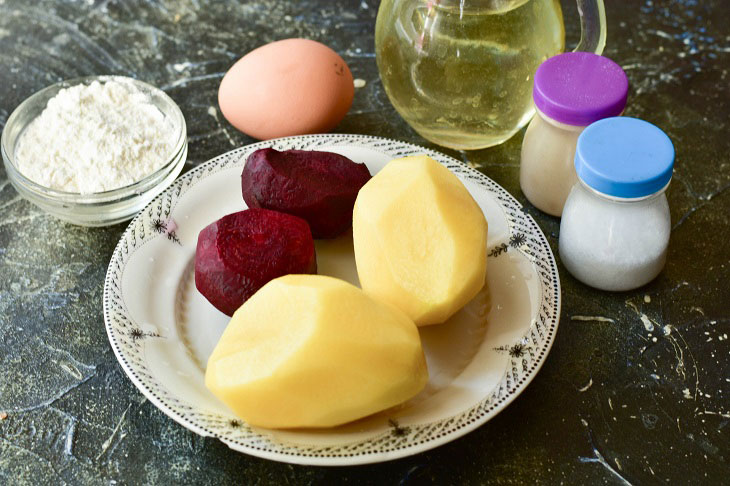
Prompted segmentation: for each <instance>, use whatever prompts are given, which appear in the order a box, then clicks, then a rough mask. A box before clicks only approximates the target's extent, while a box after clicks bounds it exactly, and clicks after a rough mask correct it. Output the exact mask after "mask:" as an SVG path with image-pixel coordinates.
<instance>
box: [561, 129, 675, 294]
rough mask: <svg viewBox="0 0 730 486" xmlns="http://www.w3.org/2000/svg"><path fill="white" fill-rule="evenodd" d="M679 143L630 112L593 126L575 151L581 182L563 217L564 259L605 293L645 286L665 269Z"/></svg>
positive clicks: (575, 272) (581, 277)
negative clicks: (669, 190) (671, 186)
mask: <svg viewBox="0 0 730 486" xmlns="http://www.w3.org/2000/svg"><path fill="white" fill-rule="evenodd" d="M673 166H674V146H673V145H672V142H671V140H669V137H668V136H667V135H666V134H665V133H664V132H663V131H662V130H660V129H659V128H657V127H656V126H654V125H652V124H651V123H649V122H646V121H643V120H639V119H636V118H629V117H615V118H607V119H604V120H600V121H598V122H596V123H593V124H592V125H590V126H589V127H588V128H586V129H585V130H584V131H583V133H581V135H580V137H578V144H577V149H576V154H575V170H576V173H577V176H578V182H577V183H576V184H575V185H574V186H573V188H572V190H571V191H570V195H569V196H568V200H567V201H566V203H565V208H564V210H563V218H562V220H561V222H560V241H559V248H560V258H561V260H562V261H563V264H564V265H565V267H566V268H567V269H568V271H569V272H570V273H571V274H572V275H573V276H574V277H575V278H577V279H578V280H580V281H582V282H583V283H585V284H588V285H590V286H591V287H595V288H598V289H602V290H612V291H622V290H631V289H634V288H637V287H640V286H642V285H644V284H646V283H648V282H650V281H651V280H653V279H654V277H656V276H657V275H658V274H659V272H661V270H662V268H663V267H664V262H665V259H666V255H667V246H668V244H669V232H670V229H671V226H670V219H669V205H668V204H667V198H666V196H665V194H664V191H665V190H666V188H667V186H668V185H669V181H670V179H671V178H672V168H673Z"/></svg>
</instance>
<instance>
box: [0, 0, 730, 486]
mask: <svg viewBox="0 0 730 486" xmlns="http://www.w3.org/2000/svg"><path fill="white" fill-rule="evenodd" d="M608 3H609V5H608V6H607V11H608V12H607V13H608V21H609V39H608V46H607V49H606V54H607V55H608V56H610V57H612V58H613V59H615V60H616V61H617V62H619V64H621V65H622V66H623V67H624V69H625V70H626V71H627V73H628V75H629V79H630V82H631V93H630V97H629V106H628V108H627V111H626V114H628V115H632V116H638V117H642V118H645V119H647V120H649V121H651V122H653V123H656V124H657V125H659V126H660V127H662V128H663V129H664V130H665V131H666V132H667V133H668V134H669V135H670V137H672V139H673V140H674V142H675V144H676V148H677V154H678V158H677V164H676V172H675V176H674V179H673V182H672V185H671V187H670V189H669V192H668V196H669V201H670V206H671V211H672V219H673V223H674V228H673V233H672V240H671V246H670V256H669V262H668V264H667V267H666V269H665V271H664V272H663V273H662V274H661V275H660V277H659V278H658V279H656V280H655V281H654V282H653V283H651V284H649V285H648V286H646V287H645V288H643V289H640V290H639V291H636V292H629V293H618V294H608V293H603V292H598V291H595V290H591V289H589V288H587V287H585V286H583V285H581V284H580V283H578V282H576V281H575V280H574V279H573V278H572V277H571V276H570V275H568V274H567V273H566V272H565V270H564V268H563V267H562V266H561V267H560V271H561V280H562V284H563V311H562V317H561V324H560V330H559V332H558V335H557V338H556V342H555V345H554V347H553V350H552V351H551V353H550V356H549V357H548V359H547V362H546V363H545V366H544V367H543V369H542V371H541V372H540V373H539V375H538V376H537V378H536V379H535V381H534V382H533V383H532V384H531V385H530V386H529V388H528V389H527V390H526V391H525V392H524V393H523V394H522V395H521V396H520V397H519V398H518V399H517V400H516V401H515V402H514V403H513V404H512V405H511V406H510V407H509V408H508V409H506V410H505V411H504V412H502V413H501V414H500V415H499V416H498V417H497V418H495V419H494V420H492V421H490V422H489V423H488V424H486V425H484V426H482V427H481V428H479V429H478V430H476V431H475V432H472V433H471V434H469V435H467V436H466V437H464V438H462V439H459V440H456V441H454V442H452V443H450V444H448V445H445V446H442V447H440V448H438V449H435V450H432V451H430V452H427V453H424V454H420V455H417V456H414V457H411V458H406V459H401V460H397V461H394V462H390V463H385V464H379V465H373V466H360V467H354V468H315V467H299V466H291V465H286V464H279V463H274V462H269V461H265V460H261V459H257V458H253V457H249V456H246V455H243V454H239V453H236V452H232V451H230V450H229V449H228V448H227V447H226V446H224V445H223V444H222V443H220V442H218V441H217V440H215V439H204V438H201V437H199V436H197V435H195V434H193V433H192V432H188V431H187V430H186V429H184V428H183V427H181V426H179V425H177V424H176V423H174V422H173V421H172V420H170V419H168V418H167V417H166V416H164V415H163V414H162V412H160V411H158V410H157V409H156V408H155V407H154V406H153V405H152V404H150V403H149V402H148V401H147V400H146V399H145V398H144V397H143V396H142V395H141V394H140V393H139V392H138V391H137V390H136V389H135V387H134V386H133V385H132V383H131V382H130V381H129V380H128V379H127V378H126V377H125V376H124V374H123V372H122V370H121V368H120V367H119V365H118V364H117V362H116V359H115V358H114V355H113V353H112V351H111V348H110V347H109V344H108V342H107V339H106V334H105V331H104V323H103V318H102V291H103V279H104V275H105V271H106V265H107V263H108V261H109V258H110V257H111V254H112V251H113V248H114V246H115V244H116V242H117V240H118V238H119V236H120V235H121V233H122V231H123V230H124V227H125V226H124V225H118V226H114V227H110V228H103V229H86V228H80V227H75V226H71V225H67V224H64V223H61V222H59V221H56V220H54V219H52V218H50V217H49V216H46V215H45V214H44V213H42V212H40V211H39V210H38V209H36V208H35V207H33V206H31V205H30V204H29V203H27V202H25V201H24V200H21V199H20V198H19V196H18V195H17V193H16V192H15V191H14V189H13V188H12V187H11V186H10V185H9V184H8V182H7V178H6V176H5V172H4V170H2V169H0V211H1V212H0V275H1V277H0V411H1V412H3V413H2V414H0V417H4V418H3V419H2V420H0V483H3V484H74V485H75V484H228V483H231V484H259V483H261V484H289V483H296V484H298V483H304V484H307V483H323V484H329V483H345V484H359V483H398V484H420V483H436V484H461V483H489V484H522V483H533V482H542V483H558V482H565V483H572V484H576V483H585V484H625V482H630V483H636V484H660V483H671V484H689V483H693V484H697V483H704V484H719V483H721V482H723V481H724V482H727V481H728V477H730V466H728V459H729V457H728V455H729V454H730V452H729V449H730V448H729V447H728V446H729V445H730V441H729V440H728V429H730V428H729V427H728V421H729V420H730V406H729V403H730V402H729V401H728V394H729V393H730V362H729V361H730V359H729V357H730V353H729V352H730V341H728V335H729V334H730V290H728V289H729V287H728V283H727V282H728V280H730V268H729V267H728V264H729V262H728V260H729V254H730V251H729V246H730V243H729V241H730V225H729V224H728V223H729V213H730V191H728V190H727V189H728V187H730V171H729V170H728V169H729V167H728V161H729V160H730V158H729V156H728V149H730V142H729V140H730V135H729V133H730V123H729V115H728V113H730V95H728V85H729V84H730V78H729V77H728V68H729V67H730V30H729V29H728V25H730V6H728V4H727V2H725V1H724V0H708V1H697V0H650V1H621V2H618V1H609V2H608ZM564 7H565V8H564V11H565V14H566V20H567V22H568V27H569V28H568V37H569V40H570V39H572V40H573V41H574V42H575V40H576V38H577V34H576V30H575V24H576V21H575V17H576V15H575V9H574V7H573V6H572V5H571V4H570V2H564ZM376 10H377V2H375V1H374V0H363V1H349V2H346V1H337V2H332V1H327V0H304V1H299V2H295V1H291V2H288V1H283V0H280V1H276V0H255V1H251V2H241V3H237V2H223V1H221V2H213V1H210V2H206V1H203V0H200V1H198V0H189V1H179V2H173V1H122V0H116V1H114V0H110V1H94V0H88V1H59V2H53V1H47V0H42V1H37V2H31V1H22V0H0V128H2V127H3V126H4V123H5V120H6V119H7V117H8V115H9V114H10V112H12V110H13V109H14V108H15V106H17V105H18V104H19V103H20V102H21V101H22V100H23V99H25V98H26V97H27V96H29V95H30V94H32V93H33V92H35V91H37V90H39V89H41V88H43V87H45V86H47V85H49V84H51V83H54V82H56V81H59V80H62V79H68V78H73V77H77V76H83V75H91V74H104V73H114V74H123V75H128V76H134V77H137V78H139V79H142V80H144V81H147V82H149V83H152V84H155V85H157V86H160V87H162V88H163V89H164V90H165V91H166V92H167V93H168V94H170V96H172V98H173V99H175V101H176V102H177V103H178V104H179V105H180V107H181V108H182V110H183V112H184V114H185V117H186V119H187V122H188V127H189V137H190V156H189V161H188V163H189V166H194V165H197V164H200V163H201V162H204V161H205V160H207V159H209V158H211V157H213V156H216V155H218V154H220V153H223V152H225V151H227V150H229V149H231V148H234V147H238V146H240V145H243V144H246V143H249V142H251V141H252V140H251V139H249V138H248V137H246V136H244V135H242V134H241V133H238V132H237V131H236V130H235V129H233V128H232V127H231V126H230V125H228V123H227V122H226V121H225V120H223V119H222V117H221V115H220V112H219V111H218V110H217V102H216V93H217V88H218V83H219V82H220V79H221V78H222V76H223V74H224V72H225V71H226V69H227V68H228V67H229V66H230V65H231V64H232V63H233V62H234V61H235V60H236V59H237V58H239V57H240V56H241V55H243V54H245V53H246V52H247V51H249V50H250V49H252V48H254V47H257V46H259V45H262V44H264V43H266V42H269V41H272V40H277V39H281V38H286V37H308V38H312V39H316V40H320V41H322V42H324V43H326V44H328V45H330V46H331V47H333V48H334V49H335V50H337V51H338V52H339V53H340V54H341V55H342V56H343V57H344V58H345V60H346V61H347V62H348V64H349V65H350V68H351V69H352V71H353V74H354V76H355V77H356V78H360V79H363V80H365V81H366V85H365V87H363V88H360V89H358V90H357V91H356V95H355V101H354V104H353V107H352V110H351V111H350V113H349V114H348V116H347V117H346V118H345V120H344V121H343V122H342V123H341V124H340V126H339V127H337V129H336V131H338V132H349V133H364V134H372V135H381V136H385V137H391V138H397V139H401V140H406V141H410V142H415V143H419V144H423V145H428V144H427V143H426V142H425V141H424V140H422V139H421V138H420V137H419V136H418V135H417V134H415V133H414V132H413V131H412V130H410V128H408V126H407V125H406V124H405V123H404V122H403V121H402V120H400V118H399V117H398V115H397V114H396V113H395V111H394V110H393V109H392V107H391V106H390V104H389V102H388V100H387V97H386V96H385V94H384V92H383V90H382V86H381V84H380V82H379V80H378V74H377V69H376V66H375V59H374V54H373V28H374V22H375V14H376ZM521 139H522V136H521V134H518V135H517V136H515V137H514V138H513V139H511V140H509V141H508V142H507V143H505V144H503V145H502V146H499V147H496V148H493V149H488V150H483V151H478V152H473V153H459V152H452V151H446V152H448V153H450V154H452V155H454V156H456V157H457V158H461V159H462V160H464V161H466V162H468V163H470V164H473V165H474V166H476V167H477V168H479V169H480V170H482V171H483V172H484V173H485V174H487V175H489V176H490V177H492V178H493V179H494V180H495V181H497V182H498V183H500V184H501V185H503V186H504V187H505V188H507V189H508V190H509V191H510V192H511V193H512V194H514V195H515V196H516V197H517V198H518V199H520V200H521V201H522V202H525V200H524V197H523V196H522V194H521V192H520V190H519V184H518V179H517V173H518V162H519V147H520V143H521ZM434 148H435V147H434ZM528 208H530V209H529V210H530V213H531V214H533V215H534V216H535V218H536V219H537V221H538V223H539V224H540V226H541V227H542V229H543V231H544V232H545V233H546V235H547V236H548V240H549V241H550V244H551V245H552V247H553V249H554V250H557V232H558V229H559V222H558V220H556V219H554V218H551V217H547V216H544V215H542V214H540V213H539V212H537V211H535V210H534V209H532V208H531V207H530V206H529V205H528Z"/></svg>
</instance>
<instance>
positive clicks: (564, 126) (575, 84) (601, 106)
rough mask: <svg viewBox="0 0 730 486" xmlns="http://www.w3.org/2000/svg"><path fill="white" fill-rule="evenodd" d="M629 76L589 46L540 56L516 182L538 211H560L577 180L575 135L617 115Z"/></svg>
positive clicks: (622, 107)
mask: <svg viewBox="0 0 730 486" xmlns="http://www.w3.org/2000/svg"><path fill="white" fill-rule="evenodd" d="M628 89H629V82H628V79H627V77H626V73H624V71H623V69H621V66H619V65H618V64H616V63H615V62H613V61H612V60H610V59H608V58H607V57H603V56H599V55H597V54H593V53H589V52H566V53H564V54H559V55H557V56H554V57H551V58H550V59H548V60H546V61H545V62H543V63H542V64H541V65H540V67H539V68H538V69H537V72H536V73H535V82H534V86H533V93H532V97H533V100H534V102H535V106H536V108H537V115H536V116H535V117H534V118H533V119H532V121H531V122H530V125H529V126H528V127H527V132H526V133H525V138H524V140H523V142H522V154H521V163H520V187H521V188H522V192H523V193H524V194H525V196H526V197H527V199H528V200H529V201H530V202H531V203H532V204H533V205H534V206H535V207H537V208H538V209H540V210H541V211H543V212H545V213H548V214H551V215H553V216H561V215H562V213H563V206H564V205H565V200H566V199H567V198H568V194H569V193H570V189H571V188H572V187H573V185H574V184H575V182H576V181H577V178H576V174H575V168H574V166H573V160H574V158H575V146H576V142H577V140H578V136H579V135H580V134H581V132H582V131H583V130H584V129H585V128H586V126H588V125H590V124H591V123H593V122H595V121H598V120H601V119H603V118H608V117H613V116H617V115H620V114H621V113H622V112H623V110H624V107H625V106H626V96H627V94H628Z"/></svg>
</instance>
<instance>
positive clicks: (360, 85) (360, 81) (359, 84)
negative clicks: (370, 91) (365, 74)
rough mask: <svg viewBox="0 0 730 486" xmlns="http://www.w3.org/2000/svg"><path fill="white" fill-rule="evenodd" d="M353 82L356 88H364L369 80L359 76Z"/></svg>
mask: <svg viewBox="0 0 730 486" xmlns="http://www.w3.org/2000/svg"><path fill="white" fill-rule="evenodd" d="M353 84H354V85H355V88H364V87H365V85H366V84H367V81H365V80H364V79H360V78H357V79H356V80H355V81H354V82H353Z"/></svg>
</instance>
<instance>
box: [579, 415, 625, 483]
mask: <svg viewBox="0 0 730 486" xmlns="http://www.w3.org/2000/svg"><path fill="white" fill-rule="evenodd" d="M580 421H581V423H582V424H583V426H584V427H585V428H586V433H587V434H588V442H589V443H590V445H591V449H593V457H578V460H579V461H580V462H583V463H593V462H595V463H598V464H600V465H601V466H603V467H604V468H605V469H606V470H607V471H608V472H610V473H611V474H613V475H614V476H615V477H616V479H618V480H619V482H621V484H624V485H628V486H631V483H630V482H629V480H627V479H626V478H625V477H623V476H622V475H621V473H619V472H618V471H617V470H616V469H614V468H613V467H612V466H611V465H610V464H609V463H608V462H607V461H606V459H604V457H603V455H602V454H601V453H600V451H599V450H598V449H597V448H596V446H595V444H594V442H593V433H592V432H591V429H590V426H589V425H588V422H587V421H586V420H585V419H580ZM616 465H617V466H618V467H619V469H620V466H619V465H618V461H617V462H616Z"/></svg>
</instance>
